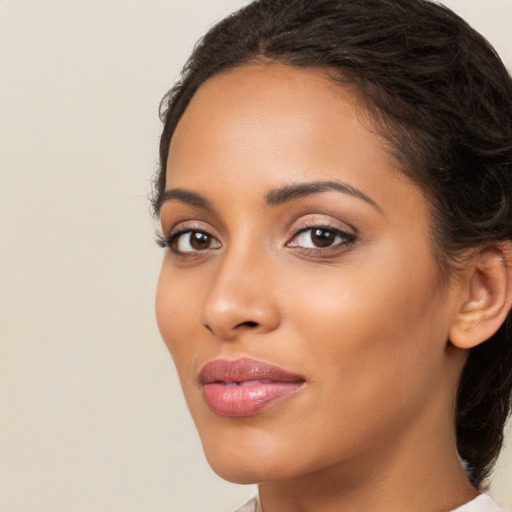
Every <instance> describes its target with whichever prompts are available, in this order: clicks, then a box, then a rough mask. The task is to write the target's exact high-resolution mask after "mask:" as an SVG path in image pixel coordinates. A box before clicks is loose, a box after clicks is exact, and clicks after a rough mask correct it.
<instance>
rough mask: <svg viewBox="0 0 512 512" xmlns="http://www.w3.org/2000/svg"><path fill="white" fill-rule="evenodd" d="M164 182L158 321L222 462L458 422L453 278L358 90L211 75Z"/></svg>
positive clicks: (213, 459) (370, 450)
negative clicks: (444, 278) (451, 341)
mask: <svg viewBox="0 0 512 512" xmlns="http://www.w3.org/2000/svg"><path fill="white" fill-rule="evenodd" d="M166 190H167V192H166V195H165V197H164V202H163V204H162V209H161V224H162V230H163V235H164V237H166V238H167V239H168V244H169V247H168V248H167V249H166V251H165V257H164V261H163V265H162V270H161V275H160V279H159V284H158V291H157V299H156V312H157V318H158V324H159V328H160V331H161V333H162V336H163V338H164V340H165V342H166V344H167V346H168V348H169V350H170V352H171V354H172V356H173V358H174V361H175V364H176V367H177V370H178V373H179V377H180V380H181V384H182V386H183V390H184V393H185V397H186V400H187V403H188V406H189V408H190V412H191V413H192V416H193V419H194V421H195V423H196V425H197V428H198V431H199V434H200V436H201V440H202V443H203V446H204V449H205V453H206V456H207V458H208V460H209V462H210V464H211V465H212V467H213V468H214V470H216V471H217V472H218V473H219V474H220V475H221V476H223V477H224V478H226V479H228V480H232V481H238V482H244V483H248V482H261V481H269V480H274V479H282V478H291V477H294V476H300V475H305V474H308V473H311V472H314V471H317V470H321V469H325V468H328V467H330V468H332V467H338V468H343V467H349V466H350V468H352V470H354V468H356V467H357V464H355V462H357V461H361V464H363V463H364V465H365V467H368V462H369V461H371V460H373V459H374V458H375V457H378V458H379V460H382V459H383V458H384V459H385V458H386V454H388V455H389V456H392V454H393V453H395V451H396V450H395V449H396V447H397V446H398V445H400V446H402V448H403V451H407V450H414V449H415V448H414V447H415V446H416V445H425V443H427V444H428V441H429V440H432V441H433V442H435V437H436V436H437V437H439V436H440V432H443V430H442V429H441V430H440V428H444V427H447V430H448V432H451V431H452V430H453V428H451V427H452V423H451V421H452V420H451V418H450V411H451V408H452V406H453V396H454V394H455V389H456V383H457V379H458V376H459V372H460V369H461V364H462V363H461V358H460V357H455V356H454V355H453V353H452V352H451V349H450V348H449V345H448V343H447V337H448V331H449V328H450V324H451V322H452V318H453V315H454V311H455V306H456V302H457V300H456V298H457V292H456V289H455V287H451V286H449V287H447V286H443V285H442V284H441V281H440V278H439V272H438V268H437V267H436V263H435V261H434V258H433V257H432V252H431V238H430V236H429V215H428V211H427V210H428V208H427V207H428V205H427V202H426V199H425V197H424V195H423V194H422V192H421V191H420V190H419V189H418V188H417V187H416V186H415V185H414V184H412V183H411V182H409V181H408V180H407V179H406V178H405V177H404V175H403V174H402V173H401V172H400V171H399V168H398V164H397V163H396V161H395V160H394V159H393V158H392V157H391V156H390V154H389V151H388V150H387V148H386V145H385V142H384V140H383V139H382V138H381V137H380V136H378V135H376V134H375V133H372V132H371V128H370V126H369V123H368V122H367V121H365V117H364V109H363V108H362V107H361V106H358V104H357V99H356V98H355V96H354V95H353V94H352V93H351V92H350V91H349V90H348V89H346V88H344V87H341V86H340V85H337V84H334V83H333V82H331V81H329V80H328V79H327V78H325V76H324V75H323V73H322V72H320V71H318V70H299V69H295V68H292V67H287V66H284V65H278V64H268V65H253V66H247V67H243V68H238V69H235V70H234V71H231V72H229V73H225V74H223V75H220V76H217V77H214V78H213V79H211V80H210V81H208V82H207V83H206V84H204V85H203V86H202V87H201V88H200V89H199V90H198V92H197V93H196V95H195V96H194V98H193V100H192V102H191V104H190V106H189V107H188V109H187V110H186V112H185V114H184V115H183V118H182V119H181V121H180V123H179V125H178V127H177V130H176V132H175V134H174V137H173V139H172V143H171V147H170V152H169V160H168V172H167V185H166ZM442 435H443V434H441V437H442ZM429 436H430V437H429ZM405 447H407V449H406V448H405Z"/></svg>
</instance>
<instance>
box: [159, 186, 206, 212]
mask: <svg viewBox="0 0 512 512" xmlns="http://www.w3.org/2000/svg"><path fill="white" fill-rule="evenodd" d="M168 201H180V202H182V203H185V204H189V205H191V206H196V207H198V208H202V209H203V210H208V211H212V210H213V206H212V204H211V202H210V201H209V200H208V199H207V198H206V197H204V196H202V195H201V194H198V193H197V192H192V191H191V190H185V189H183V188H172V189H170V190H166V191H165V192H164V193H163V194H162V200H161V201H160V205H162V204H164V203H166V202H168Z"/></svg>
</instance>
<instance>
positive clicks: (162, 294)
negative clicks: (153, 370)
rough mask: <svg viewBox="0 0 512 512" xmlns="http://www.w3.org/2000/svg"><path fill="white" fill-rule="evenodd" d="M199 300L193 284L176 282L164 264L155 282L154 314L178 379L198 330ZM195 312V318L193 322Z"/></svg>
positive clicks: (182, 281) (178, 280)
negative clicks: (156, 283)
mask: <svg viewBox="0 0 512 512" xmlns="http://www.w3.org/2000/svg"><path fill="white" fill-rule="evenodd" d="M198 297H199V291H198V290H196V289H195V288H194V283H193V282H192V283H191V282H188V281H185V282H184V280H183V279H176V276H174V275H173V273H172V272H171V271H170V270H169V269H168V268H167V265H166V264H165V261H164V264H163V266H162V270H161V272H160V277H159V279H158V286H157V291H156V300H155V313H156V319H157V323H158V328H159V330H160V333H161V335H162V338H163V340H164V342H165V344H166V345H167V348H168V349H169V351H170V353H171V356H172V357H173V359H174V362H175V364H176V367H177V370H178V373H180V376H181V373H182V366H183V363H185V362H186V361H187V357H186V355H187V353H188V354H190V352H191V350H190V347H191V345H193V343H194V339H195V336H194V330H195V329H197V325H198V322H197V315H198V314H199V310H200V303H199V300H198ZM194 313H195V316H196V317H195V318H194V319H193V318H192V317H193V316H194ZM193 320H194V321H193ZM183 340H187V343H186V344H185V343H183Z"/></svg>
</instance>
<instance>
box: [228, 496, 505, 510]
mask: <svg viewBox="0 0 512 512" xmlns="http://www.w3.org/2000/svg"><path fill="white" fill-rule="evenodd" d="M257 506H258V499H257V498H252V499H251V500H249V501H248V502H247V503H246V504H245V505H242V506H241V507H240V508H237V509H236V510H235V512H256V509H257ZM451 512H503V509H502V508H500V506H499V505H498V504H497V503H496V502H495V501H494V500H493V499H492V498H491V497H490V496H489V495H488V494H480V496H477V497H476V498H475V499H474V500H472V501H470V502H469V503H466V504H465V505H462V507H458V508H456V509H455V510H452V511H451Z"/></svg>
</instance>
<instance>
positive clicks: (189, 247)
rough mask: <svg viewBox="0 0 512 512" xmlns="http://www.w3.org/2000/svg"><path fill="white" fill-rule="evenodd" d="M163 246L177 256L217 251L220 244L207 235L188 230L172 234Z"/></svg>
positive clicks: (202, 232)
mask: <svg viewBox="0 0 512 512" xmlns="http://www.w3.org/2000/svg"><path fill="white" fill-rule="evenodd" d="M165 245H166V246H168V247H170V248H171V249H172V250H173V251H174V252H176V253H179V254H186V253H194V252H201V251H207V250H208V249H218V248H219V247H221V243H220V242H219V241H218V240H217V239H216V238H214V237H213V236H212V235H210V234H209V233H206V232H204V231H198V230H193V229H189V230H187V231H180V232H178V233H174V234H172V235H171V236H170V237H169V238H167V239H166V240H165Z"/></svg>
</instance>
